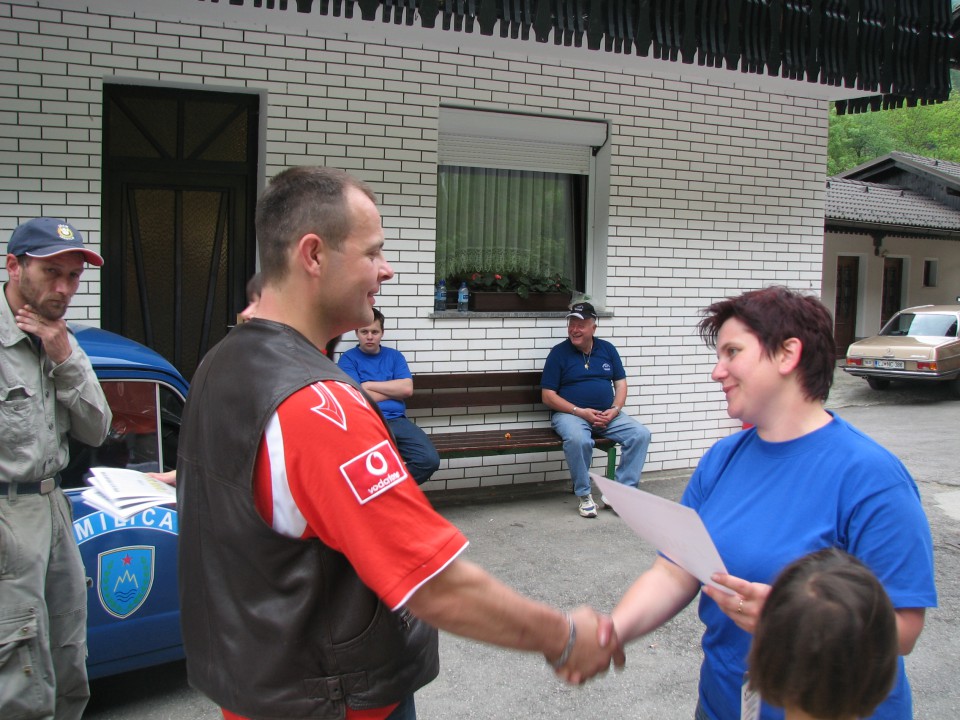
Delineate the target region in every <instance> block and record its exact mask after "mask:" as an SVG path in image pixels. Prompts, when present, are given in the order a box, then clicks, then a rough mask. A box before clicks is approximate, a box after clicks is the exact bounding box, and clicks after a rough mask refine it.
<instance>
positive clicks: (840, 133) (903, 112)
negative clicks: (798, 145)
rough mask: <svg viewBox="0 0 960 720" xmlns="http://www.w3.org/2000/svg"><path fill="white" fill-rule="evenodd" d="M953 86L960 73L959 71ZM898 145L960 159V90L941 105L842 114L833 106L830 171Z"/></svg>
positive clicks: (901, 148) (914, 151)
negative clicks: (838, 113)
mask: <svg viewBox="0 0 960 720" xmlns="http://www.w3.org/2000/svg"><path fill="white" fill-rule="evenodd" d="M951 74H952V76H953V87H955V88H956V87H957V84H958V80H960V77H958V75H960V74H958V73H956V71H953V72H952V73H951ZM894 150H898V151H900V152H905V153H912V154H914V155H923V156H925V157H931V158H936V159H938V160H949V161H951V162H960V91H957V90H953V91H952V92H951V93H950V99H949V100H947V101H946V102H943V103H939V104H936V105H918V106H916V107H906V106H904V107H902V108H898V109H895V110H881V111H878V112H868V113H860V114H856V115H837V112H836V110H831V111H830V137H829V144H828V150H827V174H828V175H836V174H837V173H841V172H843V171H844V170H849V169H850V168H852V167H856V166H857V165H859V164H861V163H864V162H867V161H868V160H873V159H874V158H877V157H880V156H881V155H886V154H887V153H889V152H892V151H894Z"/></svg>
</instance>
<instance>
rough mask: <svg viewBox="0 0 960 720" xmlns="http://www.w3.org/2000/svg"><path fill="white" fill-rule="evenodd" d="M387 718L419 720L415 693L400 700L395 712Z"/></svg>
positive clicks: (391, 719)
mask: <svg viewBox="0 0 960 720" xmlns="http://www.w3.org/2000/svg"><path fill="white" fill-rule="evenodd" d="M387 720H417V706H416V705H415V704H414V702H413V693H411V694H409V695H407V696H406V697H405V698H404V699H403V700H401V701H400V704H399V705H397V707H396V708H394V710H393V712H392V713H390V714H389V715H387Z"/></svg>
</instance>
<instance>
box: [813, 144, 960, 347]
mask: <svg viewBox="0 0 960 720" xmlns="http://www.w3.org/2000/svg"><path fill="white" fill-rule="evenodd" d="M821 297H822V299H823V301H824V302H825V303H826V304H827V307H831V308H834V336H835V338H836V345H837V355H838V356H843V355H845V354H846V351H847V346H848V345H849V344H850V343H851V342H853V341H854V340H856V339H859V338H863V337H867V336H870V335H875V334H876V333H877V332H878V331H879V330H880V328H881V327H882V326H883V324H884V323H886V321H887V320H889V319H890V317H891V316H892V315H893V314H894V313H895V312H897V310H900V309H901V308H904V307H910V306H913V305H928V304H953V303H956V302H960V301H958V299H957V298H958V297H960V163H952V162H946V161H943V160H933V159H931V158H925V157H920V156H917V155H909V154H907V153H901V152H892V153H890V154H888V155H885V156H884V157H881V158H877V159H875V160H871V161H870V162H867V163H864V164H862V165H859V166H858V167H855V168H853V169H851V170H848V171H846V172H844V173H842V174H840V175H838V176H836V177H832V178H829V179H828V180H827V196H826V219H825V223H824V242H823V285H822V290H821Z"/></svg>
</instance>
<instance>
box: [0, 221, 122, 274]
mask: <svg viewBox="0 0 960 720" xmlns="http://www.w3.org/2000/svg"><path fill="white" fill-rule="evenodd" d="M7 252H8V253H9V254H11V255H27V256H29V257H32V258H48V257H53V256H54V255H60V254H62V253H66V252H78V253H81V254H82V255H83V259H84V260H86V261H87V262H88V263H90V264H91V265H94V266H96V267H100V266H101V265H103V258H102V257H100V256H99V255H98V254H97V253H95V252H94V251H93V250H90V249H88V248H85V247H84V246H83V236H82V235H81V234H80V231H79V230H77V229H76V228H75V227H73V225H71V224H70V223H68V222H66V221H64V220H58V219H57V218H49V217H41V218H34V219H33V220H27V222H25V223H23V224H22V225H20V226H19V227H18V228H17V229H16V230H14V231H13V235H11V236H10V242H9V243H7Z"/></svg>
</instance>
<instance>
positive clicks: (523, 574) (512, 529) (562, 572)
mask: <svg viewBox="0 0 960 720" xmlns="http://www.w3.org/2000/svg"><path fill="white" fill-rule="evenodd" d="M828 405H829V407H831V408H834V409H836V410H837V411H838V412H839V413H840V414H841V415H843V416H844V417H845V418H846V419H847V420H849V421H850V422H852V423H853V424H854V425H856V426H858V427H860V428H861V429H863V430H864V431H865V432H867V433H868V434H869V435H871V436H873V437H874V438H876V439H877V440H878V441H879V442H881V443H882V444H884V445H886V446H887V447H888V448H890V449H891V450H892V451H893V452H894V453H896V454H897V455H899V456H900V457H901V458H902V459H903V461H904V462H905V464H906V465H907V467H908V468H909V469H910V471H911V472H912V473H913V475H914V477H915V478H916V480H917V483H918V485H919V487H920V491H921V495H922V498H923V502H924V506H925V508H926V511H927V514H928V516H929V518H930V523H931V527H932V530H933V536H934V544H935V560H936V570H937V578H938V580H937V581H938V589H939V592H940V605H941V606H940V608H939V609H937V610H934V611H931V612H929V613H928V615H927V624H926V629H925V631H924V633H923V635H922V636H921V638H920V641H919V644H918V646H917V649H916V650H915V651H914V652H913V654H912V655H910V656H909V657H908V659H907V666H908V673H909V675H910V678H911V681H912V683H913V688H914V695H915V708H916V713H915V716H916V717H917V718H922V719H923V720H954V719H955V718H957V717H960V685H958V684H957V682H956V679H955V676H956V674H957V670H958V668H960V632H958V619H960V589H958V583H960V474H958V472H957V467H958V463H957V459H956V458H957V456H958V454H960V453H958V444H957V441H956V435H957V429H958V428H960V402H958V401H953V400H948V399H946V397H945V394H944V393H943V392H941V391H940V388H936V387H921V388H897V387H894V388H893V389H891V390H890V391H887V392H876V391H873V390H870V389H869V388H868V387H867V384H866V383H865V382H864V381H862V380H859V379H855V378H851V377H847V376H846V375H845V374H844V373H842V372H840V371H838V373H837V378H836V387H835V390H834V391H833V393H832V394H831V399H830V402H829V404H828ZM687 477H688V476H687V474H686V473H684V474H681V475H673V476H671V475H668V474H657V475H645V476H644V484H643V489H644V490H647V491H650V492H655V493H657V494H660V495H662V496H664V497H668V498H671V499H674V500H675V499H677V498H678V497H679V496H680V493H681V492H682V490H683V487H684V485H685V484H686V481H687ZM433 499H434V501H435V503H436V504H437V505H438V507H439V509H440V511H441V512H443V513H444V515H446V516H447V517H449V518H450V519H451V520H452V521H453V522H454V523H456V524H457V525H458V526H459V527H461V528H462V529H463V530H464V532H465V533H466V535H467V537H469V538H470V540H471V545H470V548H469V549H468V550H467V552H466V555H465V557H466V558H467V559H469V560H471V561H473V562H476V563H479V564H480V565H482V566H483V567H485V568H487V569H488V570H489V571H491V572H493V573H494V574H495V575H497V576H498V577H499V578H501V579H502V580H503V581H505V582H506V583H508V584H509V585H512V586H513V587H515V588H517V589H518V590H520V591H521V592H524V593H527V594H529V595H531V596H533V597H536V598H539V599H542V600H544V601H546V602H551V603H553V604H556V605H559V606H561V607H564V608H573V607H576V606H577V605H579V604H581V603H589V604H592V605H594V606H596V607H598V608H600V609H602V610H605V611H609V610H610V609H611V608H612V607H613V606H614V604H615V603H616V602H617V601H618V600H619V598H620V596H621V594H622V593H623V591H624V590H625V589H626V588H627V587H628V586H629V584H630V583H631V582H632V581H633V579H634V578H635V577H636V576H637V575H638V574H639V573H640V572H642V571H643V570H644V569H646V568H647V567H648V566H649V564H650V562H651V561H652V559H653V557H654V551H653V549H652V548H651V547H649V546H647V545H646V544H645V543H644V542H642V541H641V540H639V539H638V538H637V536H636V535H634V534H633V533H632V532H631V531H630V530H629V529H628V528H627V527H626V526H625V524H624V523H623V522H622V521H621V520H620V519H619V518H618V517H617V516H616V515H614V514H613V513H612V512H601V514H600V517H598V518H597V519H595V520H584V519H582V518H580V517H579V515H578V514H577V511H576V503H575V502H574V499H573V496H572V495H571V494H569V493H568V492H567V491H566V489H565V488H564V487H560V486H559V485H555V486H553V487H551V488H547V489H546V490H542V491H541V492H539V493H537V494H530V493H514V494H511V493H509V492H497V493H496V494H492V495H491V494H488V495H487V496H486V497H482V498H478V497H472V498H461V499H457V498H455V497H453V496H452V495H448V496H446V497H434V498H433ZM701 633H702V626H701V625H700V622H699V620H698V618H697V617H696V613H695V609H694V608H693V607H690V608H688V609H687V610H685V611H684V612H683V613H681V615H680V616H678V617H677V618H676V619H675V620H673V621H672V622H670V623H668V624H667V625H666V626H665V627H663V628H661V629H660V630H658V631H656V632H655V633H653V634H651V635H650V636H648V637H647V638H644V639H642V640H640V641H637V642H636V643H633V644H632V645H631V646H630V647H629V648H628V665H627V668H626V670H625V671H623V672H622V673H610V674H609V675H608V676H606V677H604V678H601V679H599V680H596V681H593V682H591V683H589V684H587V685H585V686H583V687H579V688H569V687H567V686H564V685H562V684H560V683H559V682H558V681H556V680H555V678H554V676H553V673H552V671H551V670H550V669H549V668H547V666H546V664H545V663H544V662H543V660H542V659H541V658H540V657H535V656H533V655H525V654H521V653H515V652H509V651H505V650H500V649H497V648H493V647H489V646H485V645H481V644H479V643H474V642H470V641H466V640H462V639H460V638H457V637H454V636H452V635H449V634H446V633H441V641H440V659H441V671H440V677H439V678H438V679H437V680H436V681H435V682H433V683H431V684H430V685H429V686H428V687H426V688H424V689H423V690H422V691H421V692H419V693H418V694H417V704H418V709H419V716H420V720H453V719H457V720H467V719H470V718H477V719H478V720H479V719H483V720H490V719H496V720H501V719H503V720H506V719H508V718H509V719H513V718H525V719H533V718H549V719H551V720H591V719H593V718H596V719H600V718H604V719H606V718H636V719H638V720H647V719H649V720H690V719H691V718H692V715H693V708H694V705H695V703H696V684H697V674H698V669H699V663H700V656H701V655H700V647H699V639H700V634H701ZM93 694H94V700H93V701H92V703H91V706H90V708H89V710H88V712H87V714H86V715H85V718H86V719H87V720H125V719H127V718H136V719H137V720H160V719H161V718H164V719H166V718H178V719H179V718H205V719H206V718H209V719H210V720H214V719H215V718H219V717H220V714H219V712H218V711H217V710H216V708H214V707H213V706H212V704H211V703H210V702H209V701H207V700H206V699H205V698H203V697H201V696H200V695H199V694H197V693H195V692H194V691H192V690H191V689H190V688H189V687H188V686H187V684H186V681H185V677H184V671H183V664H182V663H174V664H171V665H168V666H163V667H161V668H154V669H151V670H147V671H143V672H140V673H130V674H128V675H123V676H120V677H117V678H110V679H106V680H103V681H100V682H97V683H94V686H93Z"/></svg>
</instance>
